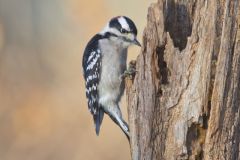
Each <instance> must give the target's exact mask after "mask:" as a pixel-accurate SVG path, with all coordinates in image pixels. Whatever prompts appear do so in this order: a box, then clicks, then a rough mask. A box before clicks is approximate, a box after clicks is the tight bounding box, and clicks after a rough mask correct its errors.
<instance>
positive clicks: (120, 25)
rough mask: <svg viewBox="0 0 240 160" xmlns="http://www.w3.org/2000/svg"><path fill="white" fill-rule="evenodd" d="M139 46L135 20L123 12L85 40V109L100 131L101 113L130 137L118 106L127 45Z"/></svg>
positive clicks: (97, 130) (83, 66) (122, 88)
mask: <svg viewBox="0 0 240 160" xmlns="http://www.w3.org/2000/svg"><path fill="white" fill-rule="evenodd" d="M132 45H137V46H141V44H140V42H139V41H138V40H137V28H136V25H135V23H134V22H133V21H132V20H131V19H130V18H128V17H126V16H117V17H114V18H112V19H110V21H109V22H108V23H107V25H106V26H105V27H104V28H103V30H102V31H100V32H99V33H97V34H95V36H93V37H92V38H91V39H90V41H89V42H88V43H87V45H86V48H85V50H84V53H83V58H82V68H83V76H84V79H85V87H86V97H87V100H88V109H89V111H90V113H91V114H92V116H93V121H94V124H95V131H96V134H97V135H99V132H100V127H101V124H102V121H103V117H104V114H107V115H108V116H109V117H110V118H111V119H112V120H113V121H114V122H115V123H116V124H117V125H118V126H119V127H120V128H121V130H122V131H123V132H124V134H125V135H126V137H127V138H128V140H129V138H130V137H129V127H128V124H127V123H126V122H125V121H124V119H123V117H122V113H121V109H120V106H119V102H120V100H121V97H122V96H123V93H124V89H125V83H124V80H123V78H122V77H123V75H124V73H125V72H126V70H127V67H126V66H127V62H126V61H127V50H128V47H129V46H132Z"/></svg>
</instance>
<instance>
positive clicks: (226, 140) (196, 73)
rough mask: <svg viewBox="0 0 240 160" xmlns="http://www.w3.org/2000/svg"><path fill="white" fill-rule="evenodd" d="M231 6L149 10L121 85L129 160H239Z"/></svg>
mask: <svg viewBox="0 0 240 160" xmlns="http://www.w3.org/2000/svg"><path fill="white" fill-rule="evenodd" d="M239 6H240V4H239V0H192V1H189V0H159V1H158V2H157V3H155V4H152V5H151V6H150V7H149V11H148V16H147V26H146V28H145V30H144V36H143V44H142V45H143V46H142V50H141V53H140V55H139V56H138V58H137V61H136V70H137V73H136V76H135V78H134V79H133V80H131V79H127V80H126V81H127V82H126V88H127V102H128V114H129V115H128V116H129V126H130V132H131V133H130V134H131V140H130V145H131V153H132V159H133V160H143V159H144V160H161V159H163V160H164V159H166V160H175V159H206V160H216V159H226V160H237V159H240V157H239V153H240V148H239V145H240V143H239V142H240V11H239V10H240V7H239Z"/></svg>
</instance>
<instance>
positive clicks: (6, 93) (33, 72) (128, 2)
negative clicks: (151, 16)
mask: <svg viewBox="0 0 240 160" xmlns="http://www.w3.org/2000/svg"><path fill="white" fill-rule="evenodd" d="M153 1H154V0H150V1H149V0H148V1H147V0H118V1H117V0H103V1H100V0H21V1H20V0H0V160H101V159H104V160H111V159H114V160H123V159H130V153H129V147H128V142H127V140H126V138H125V136H124V134H123V133H122V132H121V131H120V129H119V128H118V127H116V126H115V124H114V123H113V122H111V121H110V120H109V118H108V117H107V116H105V118H104V122H103V125H102V128H101V132H100V136H99V137H97V136H96V135H95V131H94V126H93V122H92V117H91V115H90V114H89V112H88V110H87V106H86V98H85V93H84V91H85V89H84V86H83V84H84V82H83V80H82V78H83V77H82V69H81V57H82V53H83V49H84V47H85V45H86V43H87V41H88V40H89V38H90V37H91V36H93V35H94V34H95V33H96V32H98V31H100V30H101V29H102V28H103V27H104V26H105V24H106V22H107V21H108V20H109V19H110V18H111V17H113V16H117V15H127V16H129V17H131V18H132V19H133V20H134V21H135V23H136V25H137V26H138V29H139V36H138V37H139V40H140V41H141V35H142V32H143V28H144V25H145V24H146V16H147V8H148V6H149V4H150V2H153ZM139 50H140V49H139V48H137V47H132V48H131V49H130V53H129V55H130V56H129V59H133V58H134V57H136V53H138V52H139ZM123 101H125V98H124V99H123ZM122 108H123V110H124V113H125V118H126V106H125V105H124V104H122Z"/></svg>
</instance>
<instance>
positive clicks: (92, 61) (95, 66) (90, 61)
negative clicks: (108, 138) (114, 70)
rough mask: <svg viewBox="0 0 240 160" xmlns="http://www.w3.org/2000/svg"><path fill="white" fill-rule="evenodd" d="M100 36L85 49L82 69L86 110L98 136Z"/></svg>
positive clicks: (100, 115)
mask: <svg viewBox="0 0 240 160" xmlns="http://www.w3.org/2000/svg"><path fill="white" fill-rule="evenodd" d="M100 39H102V36H101V35H99V34H97V35H95V36H94V37H93V38H92V39H91V40H90V41H89V43H88V44H87V47H86V48H85V51H84V55H83V61H82V67H83V72H84V78H85V85H86V96H87V98H88V109H89V111H90V112H91V113H92V115H93V119H94V123H95V127H96V133H97V135H98V134H99V130H100V125H101V123H102V119H103V115H104V111H103V109H102V108H101V106H100V104H99V94H98V85H99V81H100V78H101V60H102V53H101V50H100V49H99V46H98V42H99V40H100Z"/></svg>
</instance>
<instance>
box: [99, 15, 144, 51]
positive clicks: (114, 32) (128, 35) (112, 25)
mask: <svg viewBox="0 0 240 160" xmlns="http://www.w3.org/2000/svg"><path fill="white" fill-rule="evenodd" d="M101 34H104V35H105V36H107V37H108V38H109V39H111V40H113V41H116V42H117V43H121V44H123V45H124V46H126V47H128V46H130V45H132V44H135V45H138V46H141V45H140V43H139V42H138V40H137V28H136V26H135V24H134V22H133V21H132V20H131V19H130V18H128V17H125V16H118V17H114V18H112V19H111V20H110V22H109V23H108V24H107V26H106V27H105V28H104V29H103V31H102V32H101Z"/></svg>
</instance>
